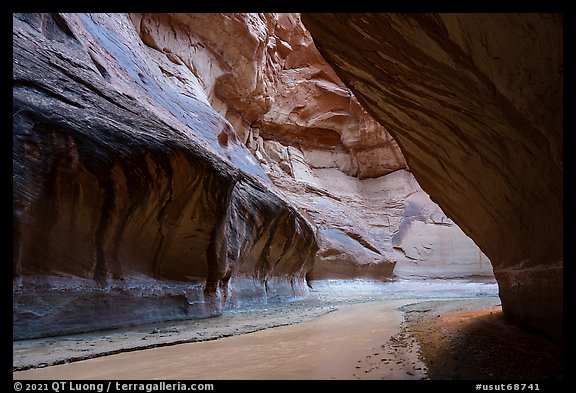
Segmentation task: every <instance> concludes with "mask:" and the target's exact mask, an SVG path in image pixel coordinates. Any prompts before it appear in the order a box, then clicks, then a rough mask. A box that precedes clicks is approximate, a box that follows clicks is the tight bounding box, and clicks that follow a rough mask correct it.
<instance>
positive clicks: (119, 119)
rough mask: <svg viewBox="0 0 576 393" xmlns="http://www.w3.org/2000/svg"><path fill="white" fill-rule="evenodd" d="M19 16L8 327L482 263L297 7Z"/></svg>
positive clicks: (43, 330) (456, 272) (67, 326)
mask: <svg viewBox="0 0 576 393" xmlns="http://www.w3.org/2000/svg"><path fill="white" fill-rule="evenodd" d="M13 31H14V41H13V42H14V43H13V53H14V56H13V63H14V68H13V80H14V87H13V89H14V94H13V97H14V98H13V101H14V114H13V140H14V155H13V160H14V174H13V182H14V198H13V199H14V220H13V228H14V245H13V249H14V259H13V271H14V280H13V282H14V284H13V293H14V317H13V319H14V326H15V330H14V337H15V338H27V337H39V336H45V335H54V334H64V333H70V332H78V331H86V330H93V329H101V328H110V327H115V326H122V325H127V324H133V323H141V322H151V321H158V320H166V319H182V318H194V317H206V316H211V315H218V314H219V313H221V312H222V310H223V309H225V308H227V307H244V306H247V305H250V304H252V303H254V302H269V301H275V300H285V299H292V298H294V297H295V296H301V295H305V294H306V292H307V290H308V288H307V286H306V282H307V281H308V282H310V281H312V280H314V279H322V278H357V277H359V278H373V279H387V278H390V277H392V276H393V275H394V274H396V275H399V276H414V275H417V276H434V277H454V276H458V277H462V276H471V275H491V266H490V264H489V261H488V260H487V258H486V257H485V256H483V254H482V253H481V252H480V251H479V249H478V248H477V247H476V245H475V244H474V243H473V242H471V241H470V240H469V239H468V238H467V237H466V236H465V235H464V234H463V233H462V232H461V231H460V230H459V229H458V228H457V227H456V226H455V225H454V223H453V222H452V221H451V220H449V219H448V218H447V217H446V216H445V215H444V213H443V212H442V210H440V208H439V207H438V206H437V205H436V204H435V203H434V202H432V201H431V200H430V199H428V197H427V195H426V194H425V193H424V192H423V191H422V190H421V188H420V186H419V185H418V183H417V182H416V180H415V179H414V177H413V176H412V174H411V172H410V171H409V170H408V167H407V164H406V161H405V159H404V157H403V155H402V153H401V152H400V149H399V147H398V144H397V143H396V141H395V140H394V139H393V138H392V137H391V136H390V134H389V133H388V132H387V130H386V129H385V128H384V126H382V125H381V124H380V123H378V122H376V121H375V120H374V119H373V118H372V117H371V116H370V115H369V114H368V113H367V112H366V111H365V110H364V109H363V108H362V106H361V105H360V104H359V102H358V100H357V99H356V98H355V96H354V94H352V92H351V90H350V89H349V88H348V87H347V86H346V85H345V84H344V83H343V82H342V81H341V80H340V78H339V77H338V76H337V74H336V73H335V72H334V71H333V70H332V68H331V67H330V66H329V65H328V64H327V63H326V61H325V60H324V59H323V57H322V56H321V55H320V53H319V52H318V51H317V49H316V48H315V46H314V43H313V41H312V38H311V36H310V34H309V33H308V32H307V30H306V29H305V28H304V26H303V25H302V23H301V21H300V18H299V16H298V15H297V14H15V15H14V29H13ZM455 250H456V253H452V252H453V251H455ZM454 255H456V257H455V256H454ZM454 266H458V268H454Z"/></svg>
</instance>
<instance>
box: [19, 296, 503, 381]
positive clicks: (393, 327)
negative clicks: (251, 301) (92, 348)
mask: <svg viewBox="0 0 576 393" xmlns="http://www.w3.org/2000/svg"><path fill="white" fill-rule="evenodd" d="M410 303H414V300H393V301H386V302H374V303H365V304H356V305H345V306H343V307H341V309H339V310H336V311H333V312H331V313H329V314H326V315H323V316H320V317H317V318H315V319H314V320H311V321H307V322H302V323H298V324H295V325H291V326H283V327H277V328H273V329H268V330H263V331H259V332H255V333H249V334H245V335H240V336H235V337H227V338H222V339H218V340H215V341H207V342H199V343H191V344H180V345H176V346H171V347H162V348H155V349H148V350H144V351H137V352H127V353H122V354H118V355H112V356H106V357H102V358H96V359H90V360H85V361H81V362H75V363H71V364H66V365H58V366H52V367H47V368H42V369H33V370H28V371H21V372H16V373H14V378H15V379H175V380H181V379H192V380H203V379H205V380H219V379H422V378H424V377H425V375H426V374H425V366H424V364H423V363H422V362H421V361H420V360H419V359H418V346H417V344H415V343H414V342H412V343H410V344H409V345H406V346H402V347H396V348H399V349H400V350H399V351H397V350H396V351H394V352H392V353H390V352H391V351H389V349H390V348H387V344H388V342H389V340H390V338H391V337H392V336H394V335H397V334H398V333H399V332H400V325H401V322H402V321H403V317H402V312H401V311H398V310H397V308H398V307H400V306H403V305H406V304H410ZM492 303H495V304H497V303H498V300H497V299H496V300H492ZM371 358H373V361H372V362H370V363H368V362H367V361H368V360H369V359H371ZM372 364H375V365H372Z"/></svg>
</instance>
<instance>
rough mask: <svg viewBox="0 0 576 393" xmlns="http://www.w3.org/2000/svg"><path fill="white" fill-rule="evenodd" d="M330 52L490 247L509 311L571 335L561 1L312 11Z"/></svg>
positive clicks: (468, 227) (409, 156)
mask: <svg viewBox="0 0 576 393" xmlns="http://www.w3.org/2000/svg"><path fill="white" fill-rule="evenodd" d="M302 19H303V22H304V24H305V26H306V27H307V28H308V30H310V32H311V34H312V36H313V37H314V42H315V44H316V46H317V47H318V48H319V50H320V52H321V53H322V54H323V55H324V57H325V58H326V59H327V60H328V62H329V63H330V64H331V65H332V66H333V67H334V68H335V70H336V72H337V73H338V75H339V76H340V78H341V79H342V80H343V81H344V82H345V83H346V84H347V86H349V87H350V88H351V89H352V90H353V91H354V94H355V95H356V97H357V98H358V100H359V101H360V102H361V103H362V105H363V106H364V108H365V109H366V110H367V111H368V112H369V113H370V114H372V115H373V116H374V117H375V118H376V119H378V121H379V122H380V123H381V124H382V125H384V126H385V127H386V129H387V130H388V131H389V132H390V134H391V135H392V136H393V137H394V138H395V139H396V141H397V142H398V144H399V146H400V147H401V148H402V151H403V153H404V157H405V158H406V161H407V163H408V165H409V167H410V170H411V171H412V173H413V174H414V176H415V177H416V179H417V180H418V182H419V183H420V184H421V186H422V188H423V189H424V190H425V191H426V192H427V193H428V194H430V196H431V198H432V200H433V201H435V202H437V203H438V204H439V205H440V206H441V207H442V209H443V210H444V211H445V213H446V214H447V216H448V217H450V218H451V219H452V220H454V222H455V223H456V224H458V225H459V226H460V228H462V230H463V231H464V232H465V233H466V234H468V235H469V236H470V237H471V238H472V239H474V241H475V243H476V244H478V245H479V246H480V248H481V249H482V250H483V251H484V252H485V254H486V255H487V256H488V257H489V258H490V260H491V262H492V265H493V267H494V274H495V276H496V278H497V279H498V283H499V285H500V297H501V299H502V307H503V312H504V315H505V317H506V318H507V319H508V320H509V321H512V322H515V323H517V324H519V325H523V326H526V327H529V328H532V329H535V330H538V331H540V332H544V333H546V334H548V335H549V336H551V337H554V338H555V339H558V340H561V339H562V335H563V321H562V309H563V300H562V286H563V277H562V272H563V225H562V221H563V220H562V215H563V208H562V195H563V178H562V174H563V159H562V154H563V141H562V127H563V123H562V105H563V102H562V101H563V98H562V97H563V91H562V88H563V87H562V80H563V59H562V55H563V53H562V50H563V47H562V40H563V30H562V29H563V26H562V24H563V22H562V16H561V15H560V14H305V15H303V16H302Z"/></svg>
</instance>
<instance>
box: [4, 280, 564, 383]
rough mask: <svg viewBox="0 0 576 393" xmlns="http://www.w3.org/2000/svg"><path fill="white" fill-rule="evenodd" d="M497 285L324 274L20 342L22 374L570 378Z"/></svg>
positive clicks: (557, 353)
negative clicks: (250, 296)
mask: <svg viewBox="0 0 576 393" xmlns="http://www.w3.org/2000/svg"><path fill="white" fill-rule="evenodd" d="M496 295H497V287H496V284H495V283H493V282H490V281H484V282H471V281H464V280H458V281H445V280H437V281H435V280H427V281H396V282H388V283H378V282H371V281H347V282H342V281H323V282H318V283H315V284H314V288H313V289H312V290H311V293H310V296H309V297H307V298H305V299H296V300H294V301H293V302H289V303H282V304H274V305H270V304H268V305H253V306H251V307H248V308H246V309H243V310H242V311H238V310H229V311H227V312H225V313H224V315H222V316H221V317H216V318H209V319H203V320H191V321H179V322H164V323H155V324H147V325H140V326H135V327H130V328H124V329H115V330H110V331H100V332H93V333H86V334H76V335H70V336H63V337H52V338H44V339H37V340H23V341H15V342H14V343H13V371H14V372H13V378H14V379H197V380H218V379H228V380H231V379H396V380H397V379H515V380H516V379H560V378H561V375H562V351H561V348H560V347H558V346H556V345H554V344H552V343H550V342H548V341H547V340H545V339H544V338H542V337H539V336H536V335H533V334H530V333H527V332H524V331H520V330H518V329H517V328H514V327H512V326H510V325H508V324H507V323H505V322H504V320H503V318H502V315H501V307H500V300H499V298H498V297H497V296H496Z"/></svg>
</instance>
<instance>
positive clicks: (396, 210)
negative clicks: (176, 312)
mask: <svg viewBox="0 0 576 393" xmlns="http://www.w3.org/2000/svg"><path fill="white" fill-rule="evenodd" d="M131 20H132V21H133V23H134V26H136V29H137V31H139V34H140V36H141V38H142V41H143V42H145V43H146V44H147V45H148V46H149V47H150V48H151V49H150V50H149V52H150V57H153V58H156V57H158V58H160V59H162V58H163V59H164V61H165V62H166V60H168V61H167V63H168V65H167V66H170V63H174V62H176V63H178V62H181V63H182V64H183V65H185V66H186V67H184V70H183V72H182V73H181V74H179V73H178V72H177V71H178V69H177V68H175V69H173V68H170V71H169V72H170V74H173V75H176V76H175V78H177V79H181V80H184V78H186V77H187V75H188V73H187V71H188V70H189V69H191V70H193V71H194V72H193V73H194V76H195V78H196V80H195V82H194V85H196V86H199V87H200V88H201V89H202V91H203V92H204V95H205V96H207V97H208V101H209V103H210V105H211V106H212V107H214V108H216V109H217V110H218V111H219V112H220V113H221V114H222V115H223V116H225V117H226V118H227V119H228V120H229V121H230V123H231V124H232V125H233V130H234V132H235V137H236V138H237V139H239V140H241V141H242V142H244V144H245V145H246V146H247V147H248V148H249V149H250V151H251V152H252V153H253V155H254V161H255V162H257V163H258V164H259V165H260V166H261V167H262V169H263V170H264V171H265V172H266V173H267V174H268V176H269V177H270V179H271V180H272V181H273V182H274V184H275V185H276V186H278V187H279V188H280V189H281V190H282V191H283V193H284V195H285V196H286V197H287V199H288V200H289V201H290V203H291V204H292V205H294V206H295V207H297V208H298V209H299V211H301V212H302V213H303V214H304V216H305V217H306V218H307V219H309V221H310V222H311V223H312V224H313V225H314V226H315V227H317V228H318V236H317V239H318V244H319V247H320V252H319V253H318V254H317V257H316V263H315V265H314V269H313V271H311V272H310V275H309V278H310V279H318V278H330V277H340V278H352V277H371V278H389V277H391V276H392V274H393V269H394V266H395V263H396V261H397V257H398V256H399V257H400V260H403V254H402V253H400V254H399V253H398V252H397V251H395V250H394V249H393V246H392V236H393V235H394V234H395V233H396V232H397V231H399V226H400V223H401V221H402V220H403V209H404V199H405V198H407V197H408V196H409V195H410V194H411V193H414V192H421V189H420V187H419V186H418V184H417V183H416V182H415V181H414V179H413V177H412V175H411V174H410V173H409V172H407V171H406V170H405V169H406V168H407V166H406V162H405V160H404V158H403V156H402V154H401V152H400V149H399V148H398V146H397V144H396V142H395V141H394V140H393V139H392V138H391V136H390V135H389V134H388V132H387V131H386V130H385V128H384V127H383V126H381V125H380V124H379V123H377V122H376V121H374V120H373V119H372V118H371V117H370V116H369V115H368V114H367V113H366V112H365V111H364V109H363V108H362V107H361V106H360V105H359V104H358V101H357V100H356V98H355V97H354V96H353V94H352V93H351V91H350V90H349V89H348V88H347V87H346V86H345V85H344V84H343V83H342V82H341V81H340V79H339V78H338V76H336V74H335V73H334V71H333V70H332V69H331V67H330V66H329V65H328V64H327V63H326V61H325V60H324V59H323V58H322V57H321V55H320V54H319V52H318V51H317V50H316V48H315V46H314V44H313V42H312V39H311V37H310V34H309V33H308V32H307V31H306V29H305V28H304V27H303V25H302V23H301V21H300V18H299V16H298V15H297V14H169V15H165V14H163V15H158V14H146V15H131ZM223 36H226V37H227V39H222V37H223ZM167 66H166V67H167ZM182 67H183V66H182ZM397 171H399V172H398V173H396V172H397ZM429 203H430V208H431V209H433V210H434V209H435V211H436V212H437V213H438V214H443V213H442V212H441V210H440V209H439V208H438V207H437V206H436V205H434V203H432V202H429ZM423 222H424V223H425V224H426V226H428V225H429V224H431V225H434V226H436V224H435V223H433V222H432V221H431V220H425V221H423ZM433 230H434V229H433ZM423 231H424V232H426V229H425V228H424V229H423ZM454 236H456V238H457V239H456V240H455V241H456V242H457V243H458V244H466V246H465V248H466V247H468V248H467V249H466V250H464V253H466V252H469V253H471V254H473V255H474V258H475V260H477V256H478V254H479V250H478V248H477V247H476V245H475V244H474V243H472V242H470V241H469V239H468V238H467V237H466V236H465V235H463V234H462V233H457V232H455V235H454ZM435 239H436V240H442V238H441V237H438V236H436V238H435ZM447 261H448V260H447V259H444V260H443V262H442V261H441V262H439V263H440V264H442V263H444V264H447ZM421 263H426V262H425V258H422V260H421ZM468 266H469V267H470V269H469V270H468V271H465V270H466V269H463V270H462V271H460V272H456V271H455V272H453V273H451V272H450V269H449V268H447V269H445V271H444V276H445V277H450V276H469V275H482V274H488V275H491V271H490V265H489V263H488V261H487V260H486V259H485V258H484V259H483V260H482V263H481V264H480V265H479V266H478V264H470V265H468ZM423 274H426V273H425V272H424V271H423Z"/></svg>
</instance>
